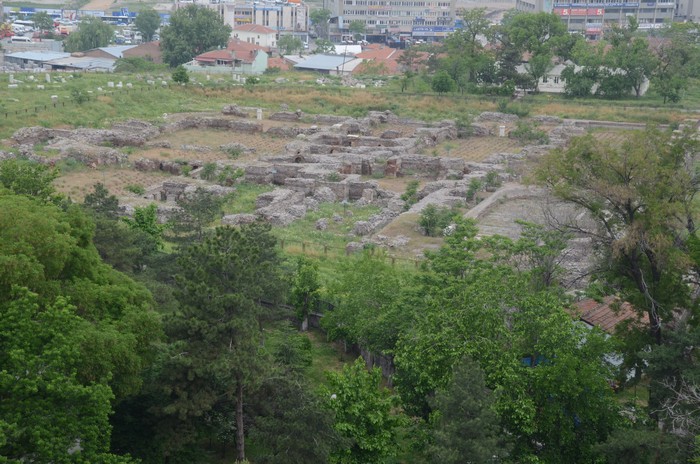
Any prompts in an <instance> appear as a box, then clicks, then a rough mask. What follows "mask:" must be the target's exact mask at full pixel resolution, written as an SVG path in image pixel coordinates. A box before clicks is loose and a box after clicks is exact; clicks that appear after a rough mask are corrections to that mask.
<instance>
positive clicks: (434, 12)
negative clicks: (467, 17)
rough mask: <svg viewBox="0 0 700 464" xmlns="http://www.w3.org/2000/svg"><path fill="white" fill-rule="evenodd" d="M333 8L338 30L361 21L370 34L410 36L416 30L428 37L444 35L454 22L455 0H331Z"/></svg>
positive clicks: (342, 31) (341, 30) (344, 30)
mask: <svg viewBox="0 0 700 464" xmlns="http://www.w3.org/2000/svg"><path fill="white" fill-rule="evenodd" d="M332 11H333V15H334V16H337V21H338V29H339V31H340V32H341V33H347V32H348V26H349V25H350V23H351V22H353V21H361V22H362V23H364V24H365V28H366V34H367V35H370V36H379V35H385V36H389V37H391V36H394V37H397V38H398V37H410V36H413V35H414V31H415V32H416V33H417V34H418V35H419V36H421V37H424V38H427V39H430V38H435V37H444V36H445V35H447V34H448V33H449V32H452V31H453V30H454V29H453V27H454V24H455V0H334V1H333V5H332Z"/></svg>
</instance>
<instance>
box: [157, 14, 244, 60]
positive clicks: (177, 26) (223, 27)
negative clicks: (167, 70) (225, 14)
mask: <svg viewBox="0 0 700 464" xmlns="http://www.w3.org/2000/svg"><path fill="white" fill-rule="evenodd" d="M230 36H231V26H229V25H228V24H224V21H223V19H222V18H221V16H219V14H218V13H217V12H216V11H214V10H211V9H209V8H206V7H201V6H198V5H188V6H187V7H185V8H180V9H178V10H177V11H176V12H175V13H173V14H172V15H171V16H170V23H169V24H168V25H167V26H164V27H163V28H161V34H160V48H161V50H162V51H163V62H165V63H168V64H169V65H170V66H171V67H173V68H174V67H176V66H177V65H180V64H183V63H186V62H188V61H190V60H191V59H192V58H194V57H195V56H197V55H199V54H200V53H204V52H207V51H209V50H213V49H216V48H217V47H225V46H226V44H227V42H228V39H229V37H230Z"/></svg>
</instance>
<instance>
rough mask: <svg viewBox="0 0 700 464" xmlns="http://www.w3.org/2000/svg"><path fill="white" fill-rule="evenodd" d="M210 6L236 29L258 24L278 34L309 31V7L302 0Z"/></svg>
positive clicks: (237, 0)
mask: <svg viewBox="0 0 700 464" xmlns="http://www.w3.org/2000/svg"><path fill="white" fill-rule="evenodd" d="M208 6H209V7H210V8H214V9H216V10H217V11H218V12H219V14H220V15H221V16H222V17H223V19H224V22H225V23H226V24H228V25H230V26H231V27H232V28H234V29H235V28H236V27H238V26H243V25H248V24H257V25H259V26H265V27H266V28H269V29H272V30H273V31H275V32H278V33H280V32H283V33H306V32H308V30H309V29H308V27H309V7H308V6H307V5H306V4H305V3H304V2H302V1H300V0H288V1H281V0H277V1H257V0H256V1H252V0H235V1H232V2H224V3H210V4H209V5H208Z"/></svg>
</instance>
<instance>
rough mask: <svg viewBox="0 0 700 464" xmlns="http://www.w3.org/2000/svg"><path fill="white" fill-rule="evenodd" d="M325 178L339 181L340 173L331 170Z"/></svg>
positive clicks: (330, 180) (329, 180)
mask: <svg viewBox="0 0 700 464" xmlns="http://www.w3.org/2000/svg"><path fill="white" fill-rule="evenodd" d="M326 180H327V181H328V182H340V173H338V172H331V173H328V174H327V175H326Z"/></svg>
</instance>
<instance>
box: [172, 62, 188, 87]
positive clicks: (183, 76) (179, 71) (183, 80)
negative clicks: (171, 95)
mask: <svg viewBox="0 0 700 464" xmlns="http://www.w3.org/2000/svg"><path fill="white" fill-rule="evenodd" d="M172 77H173V81H174V82H177V83H178V84H187V83H188V82H189V81H190V75H189V74H188V73H187V69H185V67H184V66H183V65H180V66H178V67H177V68H175V71H173V75H172Z"/></svg>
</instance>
